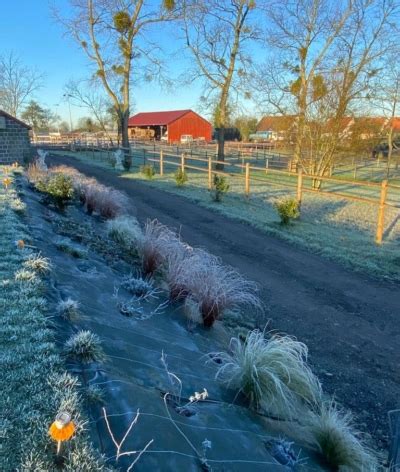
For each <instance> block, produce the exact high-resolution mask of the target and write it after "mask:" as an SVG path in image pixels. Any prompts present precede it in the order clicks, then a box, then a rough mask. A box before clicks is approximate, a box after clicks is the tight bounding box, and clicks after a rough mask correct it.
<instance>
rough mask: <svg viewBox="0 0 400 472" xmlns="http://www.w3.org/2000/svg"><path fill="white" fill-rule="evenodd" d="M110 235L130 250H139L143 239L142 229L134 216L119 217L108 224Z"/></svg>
mask: <svg viewBox="0 0 400 472" xmlns="http://www.w3.org/2000/svg"><path fill="white" fill-rule="evenodd" d="M107 230H108V235H109V236H110V237H111V238H112V239H113V240H114V241H116V242H117V243H118V244H120V245H121V246H122V247H124V248H125V249H128V250H137V247H138V245H139V242H140V241H141V239H142V237H143V232H142V228H141V227H140V225H139V222H138V220H137V219H136V218H134V217H133V216H118V217H117V218H114V219H112V220H109V221H108V222H107Z"/></svg>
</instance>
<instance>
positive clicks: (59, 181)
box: [36, 174, 74, 210]
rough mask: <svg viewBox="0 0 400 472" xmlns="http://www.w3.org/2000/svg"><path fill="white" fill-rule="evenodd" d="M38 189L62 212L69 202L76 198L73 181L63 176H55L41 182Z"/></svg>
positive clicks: (37, 186) (38, 183) (37, 185)
mask: <svg viewBox="0 0 400 472" xmlns="http://www.w3.org/2000/svg"><path fill="white" fill-rule="evenodd" d="M36 188H37V189H38V190H39V191H40V192H43V193H45V194H46V195H47V196H48V197H49V199H50V200H51V202H52V203H54V205H55V206H56V207H57V208H58V209H60V210H63V209H64V207H65V204H66V203H67V201H68V200H71V198H72V197H73V196H74V188H73V184H72V179H71V177H69V176H66V175H63V174H54V175H51V176H50V177H49V178H47V179H45V180H39V181H38V182H37V184H36Z"/></svg>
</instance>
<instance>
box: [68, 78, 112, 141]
mask: <svg viewBox="0 0 400 472" xmlns="http://www.w3.org/2000/svg"><path fill="white" fill-rule="evenodd" d="M64 90H65V95H67V96H68V97H69V98H70V99H71V102H72V103H73V105H75V106H78V107H83V108H86V109H87V110H88V111H90V113H91V114H92V115H93V117H94V118H95V121H96V123H97V124H98V126H99V128H100V129H101V130H102V131H103V132H104V134H105V135H106V136H107V139H108V140H109V141H110V143H111V144H113V140H112V137H111V135H110V133H109V129H110V122H111V121H112V117H111V116H110V108H111V107H112V105H110V101H109V99H107V97H106V96H105V95H104V93H101V91H100V90H99V87H98V84H96V83H93V81H89V82H88V81H85V80H81V81H74V80H70V81H69V82H68V83H67V84H66V86H65V88H64ZM103 90H104V89H103Z"/></svg>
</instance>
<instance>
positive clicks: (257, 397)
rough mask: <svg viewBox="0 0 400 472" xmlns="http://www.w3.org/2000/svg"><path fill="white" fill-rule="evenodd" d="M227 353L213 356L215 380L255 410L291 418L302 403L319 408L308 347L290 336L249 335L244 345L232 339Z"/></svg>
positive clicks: (316, 385) (319, 387)
mask: <svg viewBox="0 0 400 472" xmlns="http://www.w3.org/2000/svg"><path fill="white" fill-rule="evenodd" d="M229 348H230V349H229V352H219V353H212V354H211V355H210V357H212V358H217V359H219V361H220V367H219V369H218V371H217V374H216V378H217V379H219V380H220V381H222V382H223V383H224V384H225V385H227V386H228V387H229V388H233V389H235V390H237V391H238V392H240V393H242V394H243V395H244V396H245V397H246V398H247V399H248V401H249V403H250V405H251V406H253V407H254V408H256V409H263V410H265V411H269V412H272V413H274V414H277V415H279V416H281V417H283V418H285V417H289V418H291V417H293V416H294V414H295V413H296V412H297V411H298V408H300V407H301V405H302V403H306V404H307V405H309V406H310V405H311V406H314V405H318V404H319V403H320V400H321V386H320V383H319V381H318V379H317V377H316V376H315V375H314V374H313V373H312V372H311V369H310V368H309V367H308V365H307V354H308V350H307V346H306V345H305V344H303V343H300V342H298V341H296V340H295V339H293V338H291V337H289V336H277V335H275V336H272V337H270V338H269V339H265V337H264V333H263V332H262V331H259V330H254V331H251V332H250V333H249V334H248V335H247V337H246V339H245V341H244V342H242V341H241V340H240V339H239V338H232V339H231V342H230V346H229Z"/></svg>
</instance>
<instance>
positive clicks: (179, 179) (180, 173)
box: [175, 167, 188, 187]
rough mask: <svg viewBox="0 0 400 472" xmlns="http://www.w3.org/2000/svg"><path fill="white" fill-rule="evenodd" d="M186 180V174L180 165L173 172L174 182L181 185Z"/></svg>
mask: <svg viewBox="0 0 400 472" xmlns="http://www.w3.org/2000/svg"><path fill="white" fill-rule="evenodd" d="M187 181H188V176H187V174H186V172H185V171H184V170H182V169H181V168H180V167H179V169H177V171H176V172H175V182H176V185H177V186H178V187H182V186H183V185H185V183H186V182H187Z"/></svg>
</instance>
